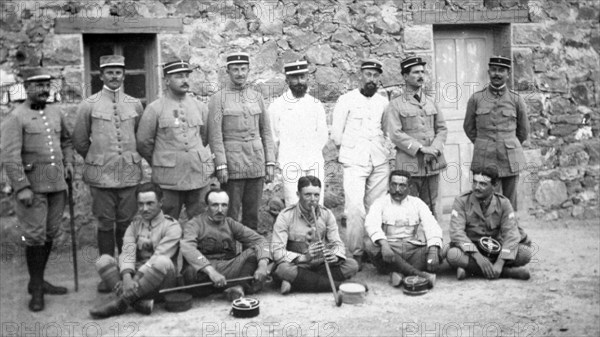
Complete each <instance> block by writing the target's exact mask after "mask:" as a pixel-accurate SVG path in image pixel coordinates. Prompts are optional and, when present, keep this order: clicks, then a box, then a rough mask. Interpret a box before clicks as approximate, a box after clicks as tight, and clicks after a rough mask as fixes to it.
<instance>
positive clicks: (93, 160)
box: [85, 153, 104, 165]
mask: <svg viewBox="0 0 600 337" xmlns="http://www.w3.org/2000/svg"><path fill="white" fill-rule="evenodd" d="M85 162H86V163H87V164H90V165H104V154H102V153H88V155H87V157H85Z"/></svg>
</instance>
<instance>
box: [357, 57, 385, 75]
mask: <svg viewBox="0 0 600 337" xmlns="http://www.w3.org/2000/svg"><path fill="white" fill-rule="evenodd" d="M360 69H361V70H365V69H374V70H377V71H378V72H379V73H380V74H381V73H382V72H383V63H381V62H379V61H378V60H375V59H368V60H364V61H363V62H362V63H361V65H360Z"/></svg>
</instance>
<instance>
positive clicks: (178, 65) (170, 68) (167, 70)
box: [163, 60, 192, 75]
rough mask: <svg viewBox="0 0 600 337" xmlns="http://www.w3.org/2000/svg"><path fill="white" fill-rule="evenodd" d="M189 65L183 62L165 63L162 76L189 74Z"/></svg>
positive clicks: (190, 70)
mask: <svg viewBox="0 0 600 337" xmlns="http://www.w3.org/2000/svg"><path fill="white" fill-rule="evenodd" d="M191 72H192V69H190V64H189V63H188V62H187V61H184V60H177V61H171V62H167V63H165V64H164V65H163V74H164V75H170V74H175V73H191Z"/></svg>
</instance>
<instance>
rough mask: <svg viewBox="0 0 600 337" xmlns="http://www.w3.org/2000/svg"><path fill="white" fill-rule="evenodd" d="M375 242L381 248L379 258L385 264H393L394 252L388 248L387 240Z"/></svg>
mask: <svg viewBox="0 0 600 337" xmlns="http://www.w3.org/2000/svg"><path fill="white" fill-rule="evenodd" d="M377 242H378V243H379V245H380V246H381V257H382V258H383V261H384V262H386V263H392V262H394V251H393V250H392V248H390V244H389V243H388V242H387V240H384V239H381V240H377Z"/></svg>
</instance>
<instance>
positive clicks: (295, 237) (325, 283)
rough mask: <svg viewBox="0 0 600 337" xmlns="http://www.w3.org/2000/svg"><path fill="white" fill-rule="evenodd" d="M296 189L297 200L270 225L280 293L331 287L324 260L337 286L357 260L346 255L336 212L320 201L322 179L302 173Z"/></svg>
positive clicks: (351, 272) (352, 270) (353, 271)
mask: <svg viewBox="0 0 600 337" xmlns="http://www.w3.org/2000/svg"><path fill="white" fill-rule="evenodd" d="M297 193H298V197H299V201H298V203H297V204H295V205H292V206H289V207H287V208H285V209H284V210H283V211H281V213H279V216H278V217H277V220H276V221H275V225H273V239H272V244H271V251H272V252H273V259H274V260H275V264H276V267H275V268H276V269H275V271H274V275H275V276H276V277H277V278H279V279H281V280H282V283H281V293H282V294H287V293H289V292H290V291H291V290H295V291H306V292H326V291H331V286H330V284H329V280H328V278H327V273H326V269H325V261H327V262H328V263H329V265H330V266H331V273H332V276H333V279H334V280H335V282H334V283H335V285H336V287H337V286H339V284H340V282H342V281H344V280H346V279H349V278H350V277H352V276H354V275H355V274H356V273H357V272H358V263H357V262H356V261H355V260H353V259H351V258H346V255H345V252H346V247H345V246H344V243H343V242H342V240H341V239H340V234H339V232H338V227H337V224H336V222H335V216H334V215H333V213H332V212H331V211H330V210H328V209H327V208H325V207H323V206H320V205H319V197H320V194H321V181H320V180H319V179H318V178H317V177H315V176H305V177H301V178H300V180H298V192H297ZM313 210H314V213H313ZM313 214H314V215H315V217H316V219H314V218H313ZM315 225H316V231H317V232H315ZM319 239H321V240H322V241H321V240H319Z"/></svg>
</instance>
